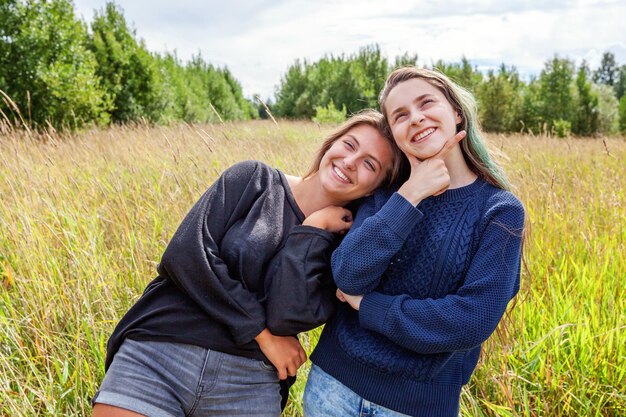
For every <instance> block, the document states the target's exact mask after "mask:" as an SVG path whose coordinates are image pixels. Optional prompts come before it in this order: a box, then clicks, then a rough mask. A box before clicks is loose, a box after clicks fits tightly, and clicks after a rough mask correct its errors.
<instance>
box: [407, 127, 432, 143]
mask: <svg viewBox="0 0 626 417" xmlns="http://www.w3.org/2000/svg"><path fill="white" fill-rule="evenodd" d="M434 131H435V128H434V127H431V128H429V129H426V130H424V131H423V132H422V133H419V134H418V135H416V136H415V137H414V138H413V139H411V142H419V141H421V140H422V139H424V138H426V136H428V135H430V134H431V133H433V132H434Z"/></svg>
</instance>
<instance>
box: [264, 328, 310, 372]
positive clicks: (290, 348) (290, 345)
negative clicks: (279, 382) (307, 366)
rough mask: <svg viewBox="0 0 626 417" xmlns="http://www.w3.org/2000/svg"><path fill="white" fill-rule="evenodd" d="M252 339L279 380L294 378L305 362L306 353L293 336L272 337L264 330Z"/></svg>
mask: <svg viewBox="0 0 626 417" xmlns="http://www.w3.org/2000/svg"><path fill="white" fill-rule="evenodd" d="M254 339H255V340H256V341H257V343H258V344H259V347H260V348H261V352H263V354H264V355H265V356H266V357H267V359H269V360H270V362H272V365H274V366H275V367H276V370H278V378H279V379H287V375H289V376H296V373H297V372H298V368H299V367H300V366H302V364H303V363H304V362H306V359H307V358H306V353H305V352H304V349H302V345H300V342H299V341H298V339H297V338H295V337H293V336H274V335H273V334H272V333H271V332H270V331H269V330H268V329H264V330H263V331H262V332H261V333H259V334H258V335H257V337H255V338H254Z"/></svg>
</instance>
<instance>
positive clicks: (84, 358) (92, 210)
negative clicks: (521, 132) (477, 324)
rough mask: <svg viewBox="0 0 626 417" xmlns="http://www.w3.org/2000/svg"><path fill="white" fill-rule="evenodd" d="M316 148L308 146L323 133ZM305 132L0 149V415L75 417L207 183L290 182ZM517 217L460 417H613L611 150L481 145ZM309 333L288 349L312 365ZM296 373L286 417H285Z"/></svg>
mask: <svg viewBox="0 0 626 417" xmlns="http://www.w3.org/2000/svg"><path fill="white" fill-rule="evenodd" d="M322 130H323V129H322ZM322 134H323V132H322V131H321V130H320V128H319V127H318V126H316V125H314V124H312V123H296V122H284V121H281V122H279V124H278V125H275V124H273V123H271V122H262V121H255V122H248V123H240V124H222V125H202V126H186V125H178V126H173V127H148V126H127V127H117V128H112V129H108V130H104V131H100V130H93V131H87V132H83V133H81V134H75V135H69V134H68V135H59V134H57V133H55V132H47V133H44V134H38V136H37V137H35V135H36V134H34V133H32V132H27V131H23V130H14V129H6V128H3V130H2V131H0V281H1V285H0V410H1V413H2V415H6V416H39V415H41V416H62V415H67V416H74V415H89V414H90V405H89V399H90V397H91V396H92V395H93V393H94V391H95V390H96V388H97V386H98V384H99V382H100V381H101V380H102V377H103V361H104V351H105V344H106V340H107V338H108V335H109V334H110V332H111V330H112V328H113V326H114V325H115V324H116V322H117V320H118V319H119V318H120V317H121V316H122V314H124V312H125V311H126V310H127V309H128V307H129V306H130V305H131V304H132V303H133V301H134V300H136V299H137V297H138V296H139V295H140V293H141V291H142V290H143V288H144V286H145V285H146V283H147V282H148V281H150V280H151V279H152V278H153V277H154V275H155V266H156V263H157V262H158V260H159V258H160V254H161V252H162V251H163V249H164V248H165V245H166V243H167V241H168V240H169V238H170V237H171V236H172V234H173V232H174V231H175V229H176V227H177V226H178V224H179V222H180V221H181V220H182V218H183V216H184V215H185V213H186V212H187V210H188V209H189V208H190V207H191V205H192V204H193V203H194V202H195V200H196V199H197V198H198V197H199V196H200V195H201V193H202V192H203V191H204V190H205V189H206V188H207V187H208V186H209V185H210V184H211V183H212V182H213V181H214V180H215V179H216V178H217V176H218V175H219V173H220V172H221V171H222V170H223V169H225V168H226V167H228V166H230V165H231V164H233V163H234V162H236V161H240V160H243V159H259V160H262V161H264V162H267V163H269V164H270V165H273V166H276V167H278V168H280V169H282V170H283V171H285V172H288V173H294V174H299V173H303V172H304V171H305V170H306V167H307V164H308V162H309V160H310V159H311V156H312V154H313V152H314V151H315V149H316V147H317V145H318V144H319V139H320V138H321V136H322ZM490 142H491V145H492V147H494V148H495V149H499V150H502V151H503V153H504V154H506V155H508V159H507V160H505V161H504V162H505V165H506V167H507V170H508V172H509V174H510V177H511V179H512V182H513V183H514V184H515V185H516V187H517V190H516V192H517V194H518V196H519V197H520V198H521V199H522V201H523V202H524V204H525V206H526V210H527V214H528V231H527V232H528V233H527V239H526V260H527V264H526V268H525V269H524V272H523V282H524V284H523V288H522V291H521V293H520V296H519V298H518V301H517V305H516V307H515V308H514V309H513V310H512V312H511V315H510V318H509V320H508V334H507V335H504V336H502V337H493V338H492V339H491V340H490V341H489V342H488V343H487V346H486V354H485V355H484V358H483V360H482V364H481V366H480V367H479V368H478V370H477V371H476V373H475V375H474V377H473V378H472V381H471V383H470V384H469V386H468V387H467V388H466V389H464V391H463V397H462V415H463V416H481V415H484V416H568V415H572V416H573V415H576V416H579V415H585V416H623V415H626V388H625V384H624V382H625V381H626V314H625V313H624V311H625V309H626V301H625V292H626V290H625V288H626V260H625V259H626V208H625V206H626V204H625V203H626V191H625V190H626V186H625V185H624V184H625V181H624V178H625V177H626V142H625V141H624V139H622V138H614V139H607V140H606V141H605V142H603V141H602V140H601V139H565V140H563V139H551V138H544V137H541V138H540V137H522V136H506V137H503V136H490ZM317 337H318V332H316V331H313V332H310V333H308V334H306V335H302V340H303V342H304V344H305V345H306V346H307V347H308V348H309V349H311V348H312V347H313V346H314V344H315V341H316V340H317ZM307 369H308V368H307V367H306V366H305V367H303V369H302V370H301V374H302V375H301V378H300V381H299V383H298V384H297V385H296V386H295V387H294V389H293V390H292V394H291V395H292V401H291V402H290V404H289V406H288V409H287V411H286V413H285V414H286V415H290V416H297V415H301V396H302V389H303V381H304V379H305V378H304V377H305V375H306V372H307Z"/></svg>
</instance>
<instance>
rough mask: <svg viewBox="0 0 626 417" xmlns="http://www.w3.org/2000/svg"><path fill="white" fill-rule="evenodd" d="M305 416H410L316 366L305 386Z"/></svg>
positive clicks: (312, 369)
mask: <svg viewBox="0 0 626 417" xmlns="http://www.w3.org/2000/svg"><path fill="white" fill-rule="evenodd" d="M304 417H408V416H407V415H406V414H402V413H398V412H397V411H393V410H390V409H388V408H385V407H383V406H381V405H378V404H374V403H372V402H370V401H367V400H366V399H365V398H362V397H360V396H359V395H358V394H357V393H355V392H354V391H352V390H351V389H350V388H348V387H346V386H345V385H343V384H342V383H341V382H339V381H337V380H336V379H335V378H333V377H332V376H330V375H328V374H327V373H326V372H324V371H322V369H321V368H320V367H319V366H317V365H313V366H311V372H310V373H309V379H308V381H307V383H306V388H305V390H304Z"/></svg>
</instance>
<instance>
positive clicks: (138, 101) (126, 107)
mask: <svg viewBox="0 0 626 417" xmlns="http://www.w3.org/2000/svg"><path fill="white" fill-rule="evenodd" d="M91 29H92V34H91V36H90V37H89V49H90V50H91V51H92V52H93V54H94V56H95V57H96V61H97V62H98V66H97V70H96V74H97V75H98V77H99V78H100V85H101V87H102V89H103V90H105V91H106V93H107V95H108V97H109V99H110V101H111V108H110V109H109V112H110V114H111V120H112V121H113V122H128V121H131V120H138V119H146V120H150V121H158V120H159V119H160V117H161V114H162V110H163V108H162V107H163V106H162V101H163V99H162V96H161V94H160V92H161V85H160V83H159V79H158V73H157V67H156V65H155V62H154V59H153V58H152V56H151V55H150V53H149V52H148V51H147V50H146V49H145V47H144V46H143V45H142V44H140V43H138V42H137V40H136V39H135V34H134V31H131V30H130V29H129V28H128V25H127V24H126V20H125V19H124V15H123V13H122V11H121V10H120V9H118V8H117V7H116V6H115V4H113V3H107V5H106V6H105V10H104V11H101V12H97V13H96V15H95V17H94V20H93V22H92V24H91Z"/></svg>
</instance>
